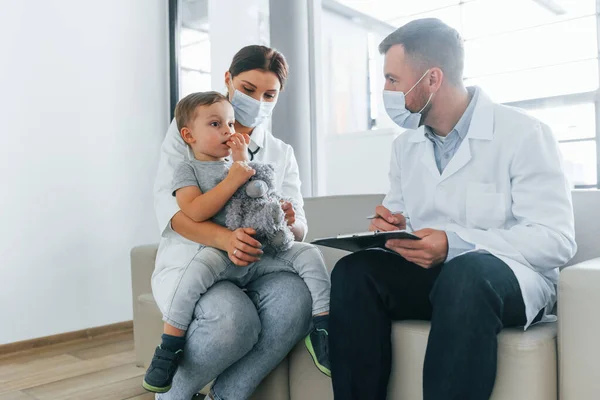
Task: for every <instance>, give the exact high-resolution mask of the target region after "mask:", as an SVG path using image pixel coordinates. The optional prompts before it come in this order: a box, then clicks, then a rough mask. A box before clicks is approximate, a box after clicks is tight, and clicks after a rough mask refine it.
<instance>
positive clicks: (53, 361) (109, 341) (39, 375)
mask: <svg viewBox="0 0 600 400" xmlns="http://www.w3.org/2000/svg"><path fill="white" fill-rule="evenodd" d="M144 372H145V371H144V369H142V368H138V367H136V366H135V356H134V353H133V335H132V334H131V333H125V334H123V333H122V334H117V335H108V336H104V337H98V338H93V339H81V340H77V341H73V342H69V343H62V344H57V345H53V346H48V347H43V348H41V349H34V350H28V351H25V352H20V353H14V354H8V355H4V356H1V355H0V400H33V399H38V400H50V399H60V400H125V399H129V400H152V399H154V395H153V394H151V393H148V392H146V391H145V390H144V389H142V387H141V383H142V376H143V375H144Z"/></svg>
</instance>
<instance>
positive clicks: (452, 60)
mask: <svg viewBox="0 0 600 400" xmlns="http://www.w3.org/2000/svg"><path fill="white" fill-rule="evenodd" d="M397 44H400V45H402V46H403V47H404V52H405V53H406V55H408V56H409V58H410V59H412V61H413V62H414V63H415V66H416V67H418V68H419V69H422V72H425V70H426V69H427V68H432V67H438V68H440V69H441V70H442V71H443V72H444V76H445V77H446V78H447V79H448V80H449V82H450V83H452V84H454V85H461V84H462V80H463V70H464V60H465V50H464V45H463V39H462V37H461V36H460V34H459V33H458V31H457V30H456V29H454V28H452V27H450V26H448V25H446V24H445V23H444V22H442V21H441V20H439V19H437V18H423V19H417V20H414V21H411V22H409V23H407V24H406V25H403V26H401V27H400V28H398V29H396V30H395V31H394V32H392V33H390V34H389V35H388V36H387V37H386V38H385V39H383V41H382V42H381V43H380V44H379V52H380V53H381V54H385V53H387V52H388V50H389V49H390V48H391V47H392V46H395V45H397Z"/></svg>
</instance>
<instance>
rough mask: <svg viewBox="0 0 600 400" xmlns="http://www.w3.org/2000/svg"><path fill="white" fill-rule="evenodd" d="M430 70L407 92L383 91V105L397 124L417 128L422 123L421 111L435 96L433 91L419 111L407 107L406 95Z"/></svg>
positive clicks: (407, 127)
mask: <svg viewBox="0 0 600 400" xmlns="http://www.w3.org/2000/svg"><path fill="white" fill-rule="evenodd" d="M428 72H429V70H427V71H425V73H424V74H423V76H422V77H421V78H420V79H419V80H418V81H417V83H415V84H414V85H413V87H411V88H410V90H409V91H408V92H406V94H404V93H403V92H396V91H394V90H384V91H383V105H384V106H385V111H386V112H387V114H388V115H389V116H390V118H391V119H392V121H394V122H395V123H396V125H398V126H400V127H402V128H405V129H417V128H418V127H419V124H420V123H421V117H422V115H421V113H422V112H423V110H424V109H425V108H426V107H427V106H428V105H429V102H430V101H431V98H432V97H433V93H431V95H430V96H429V99H428V100H427V103H425V105H424V106H423V108H421V110H419V111H418V112H412V111H410V110H409V109H407V108H406V96H407V95H408V94H409V93H410V92H411V91H412V90H413V89H414V88H415V87H417V85H418V84H419V83H420V82H421V81H422V80H423V78H425V76H427V73H428Z"/></svg>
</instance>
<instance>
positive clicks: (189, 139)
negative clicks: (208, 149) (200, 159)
mask: <svg viewBox="0 0 600 400" xmlns="http://www.w3.org/2000/svg"><path fill="white" fill-rule="evenodd" d="M181 138H182V139H183V141H184V142H186V143H187V144H192V143H196V139H194V137H193V136H192V131H190V130H189V129H188V128H186V127H185V126H184V127H183V128H182V129H181Z"/></svg>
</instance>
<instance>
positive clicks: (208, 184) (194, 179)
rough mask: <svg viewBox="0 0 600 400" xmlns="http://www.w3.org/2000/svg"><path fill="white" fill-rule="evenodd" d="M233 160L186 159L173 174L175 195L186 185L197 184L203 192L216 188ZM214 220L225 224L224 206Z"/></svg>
mask: <svg viewBox="0 0 600 400" xmlns="http://www.w3.org/2000/svg"><path fill="white" fill-rule="evenodd" d="M230 167H231V161H227V160H225V161H198V160H186V161H183V162H182V163H181V164H179V165H178V166H177V168H176V169H175V174H174V175H173V196H175V192H176V191H177V190H178V189H181V188H183V187H186V186H197V187H199V188H200V191H201V192H202V193H206V192H208V191H209V190H211V189H214V187H215V186H217V185H218V184H219V183H221V181H222V180H223V178H225V176H227V173H228V171H229V168H230ZM212 221H213V222H215V223H217V224H219V225H222V226H226V225H225V212H224V208H222V209H221V210H220V211H219V212H218V213H217V214H216V215H215V216H214V217H212Z"/></svg>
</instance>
